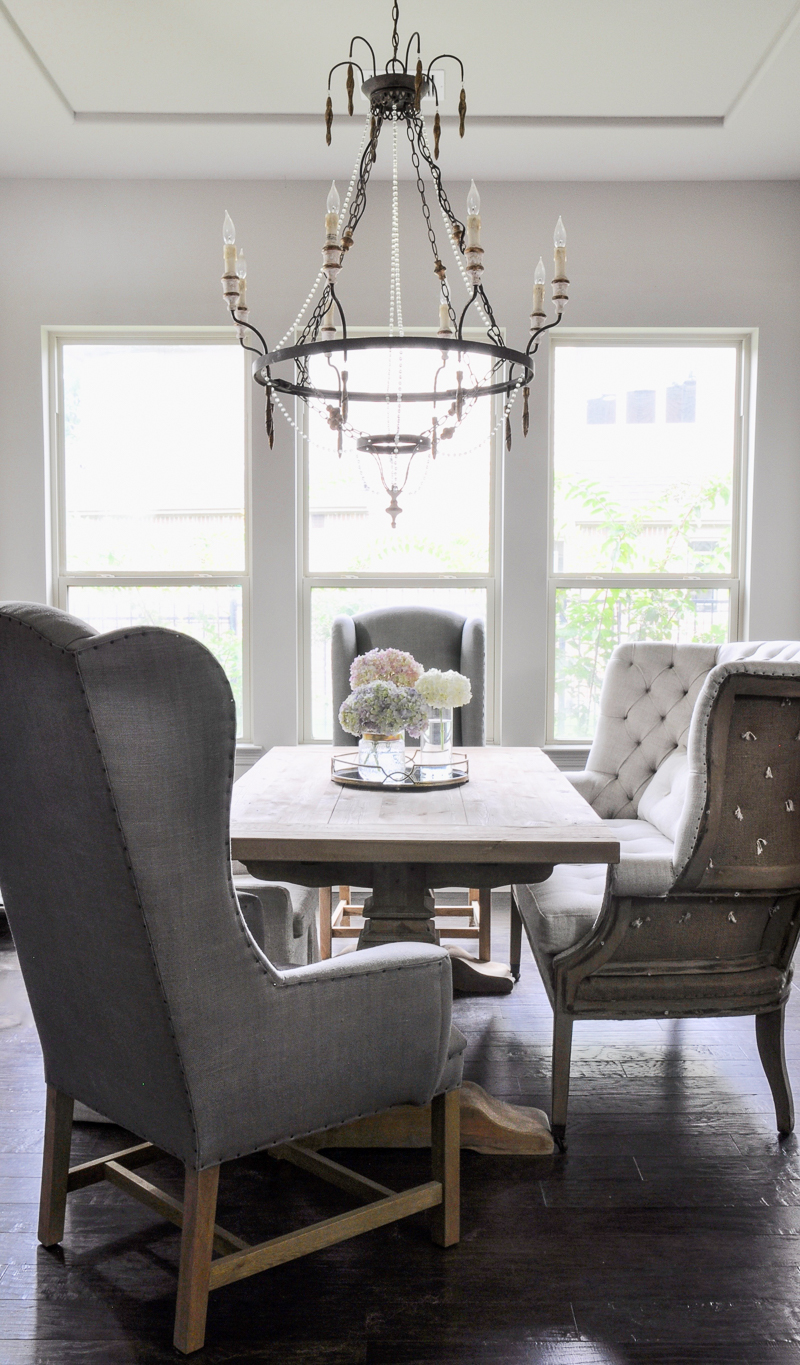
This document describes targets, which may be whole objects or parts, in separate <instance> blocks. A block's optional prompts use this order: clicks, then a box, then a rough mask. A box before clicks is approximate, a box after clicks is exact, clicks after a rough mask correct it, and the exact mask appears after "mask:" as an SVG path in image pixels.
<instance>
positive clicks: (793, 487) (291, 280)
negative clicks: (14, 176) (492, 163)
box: [0, 180, 800, 746]
mask: <svg viewBox="0 0 800 1365" xmlns="http://www.w3.org/2000/svg"><path fill="white" fill-rule="evenodd" d="M450 188H451V198H452V199H453V202H454V203H455V204H456V206H458V205H459V204H461V203H462V201H463V200H464V198H465V193H466V187H464V186H461V185H458V186H451V187H450ZM480 189H481V195H482V202H483V209H482V216H483V224H484V227H483V244H484V247H485V250H486V255H485V258H484V261H485V266H486V274H485V277H484V278H485V282H486V285H487V288H488V291H489V294H490V297H491V298H492V301H493V304H494V307H495V311H496V313H497V316H498V319H499V321H500V322H501V325H504V326H505V327H506V328H507V329H508V337H509V341H510V343H511V344H514V343H517V344H518V343H519V342H521V341H522V340H523V338H524V335H525V327H526V323H527V314H528V312H529V310H530V285H531V281H532V275H533V268H534V266H535V264H536V261H537V259H538V257H539V254H540V253H541V254H543V255H544V257H545V260H547V259H548V256H549V251H550V249H551V248H550V243H551V242H552V231H553V224H554V222H555V220H556V217H557V216H558V214H559V213H562V214H563V217H564V221H565V223H566V225H567V229H568V233H569V273H570V277H571V279H572V281H573V283H572V296H573V301H572V303H571V304H570V306H569V312H568V316H567V320H568V322H569V324H570V325H573V326H605V327H633V326H639V327H641V326H649V327H689V326H701V327H758V328H759V352H758V402H757V424H756V448H755V457H754V469H753V522H752V551H753V554H752V571H751V583H750V601H749V611H750V636H751V638H770V637H789V638H800V572H798V553H797V527H798V525H799V524H800V458H798V457H799V456H800V383H799V382H798V378H799V376H798V356H800V234H798V225H799V223H798V219H799V214H798V209H800V185H798V184H797V183H795V182H791V183H782V182H778V183H775V182H759V183H705V184H704V183H695V182H692V183H676V184H664V183H653V184H641V183H640V184H636V183H624V184H623V183H620V184H587V183H580V184H577V183H573V184H527V183H515V184H488V183H482V184H481V186H480ZM388 191H389V187H388V185H386V184H378V185H375V186H373V187H372V205H373V206H372V214H371V215H368V217H367V219H366V228H367V229H368V231H367V232H366V233H365V234H364V236H363V237H360V238H359V239H358V241H357V245H356V247H355V248H354V250H353V252H352V253H351V255H350V257H349V258H348V262H347V266H346V271H345V276H343V280H342V284H343V286H344V288H345V290H346V294H345V297H346V298H347V299H348V302H349V307H348V317H349V319H350V320H351V321H352V322H353V323H365V324H374V323H375V322H378V321H380V320H382V319H385V316H386V310H387V299H388ZM326 193H327V185H325V186H323V185H320V184H318V183H313V184H312V183H302V182H282V183H269V184H263V183H257V182H253V181H239V182H235V183H222V182H217V181H214V182H196V181H180V182H176V181H103V182H101V181H88V182H84V181H24V180H17V181H5V182H2V201H1V202H0V261H2V266H1V267H0V288H1V289H2V296H0V599H2V598H29V599H35V600H46V598H47V594H48V581H47V556H46V547H47V509H46V496H45V465H44V457H43V407H42V363H41V342H40V328H41V326H42V324H51V325H55V324H61V325H64V324H92V323H104V324H113V325H122V324H126V323H128V324H145V325H148V324H150V325H164V324H169V325H179V324H195V325H216V324H219V323H223V322H224V321H225V319H226V313H225V311H224V307H223V302H222V297H221V291H220V286H219V276H220V273H221V249H220V236H221V222H222V216H223V211H224V209H225V208H228V209H229V210H230V212H231V215H232V216H233V219H234V221H235V223H236V227H237V235H238V239H239V241H240V242H241V243H242V244H243V245H244V248H245V251H246V254H247V258H248V263H249V268H250V269H249V275H250V278H249V285H250V287H249V289H248V298H249V302H250V306H251V310H252V316H253V320H254V321H255V322H257V323H259V324H260V325H262V327H263V328H265V329H266V330H267V332H268V335H269V337H270V338H272V340H273V341H274V340H275V339H277V337H278V336H280V335H281V334H282V333H283V332H284V331H285V330H286V328H287V327H288V326H289V324H290V323H291V322H292V319H293V317H294V315H295V313H296V311H297V308H298V307H299V306H300V303H301V302H302V300H303V299H304V298H305V295H306V293H307V292H308V289H309V288H310V286H311V283H312V280H313V278H314V276H315V274H316V271H317V269H318V265H319V261H320V256H319V250H320V244H321V240H322V219H323V212H324V202H325V196H326ZM410 194H411V191H410V189H409V187H408V186H404V187H403V200H402V203H401V233H402V241H403V254H404V261H405V276H404V280H403V286H404V313H405V317H406V320H407V322H408V323H409V324H413V323H416V324H425V323H428V322H432V321H434V318H433V316H432V299H433V298H434V294H433V290H432V276H430V274H429V256H428V255H427V252H428V247H427V243H426V241H425V238H424V236H423V234H422V230H421V227H420V225H419V223H418V222H417V215H416V214H415V213H413V212H412V209H413V205H412V203H411V199H410ZM416 247H419V257H418V259H419V260H420V261H421V262H422V265H423V268H422V270H421V271H420V272H416V271H414V270H413V264H414V259H415V257H416V256H417V252H416V250H415V248H416ZM445 259H446V257H445ZM259 411H260V402H259V403H258V405H257V407H256V408H255V414H254V415H255V421H254V430H255V438H254V459H253V493H254V525H255V537H254V540H255V546H254V642H253V645H254V654H253V660H254V684H255V698H254V700H255V736H254V737H255V739H256V740H257V742H258V743H260V744H263V745H267V746H268V745H271V744H275V743H293V742H294V741H295V739H296V736H297V722H296V679H295V673H294V667H295V659H296V649H295V629H296V619H295V618H296V593H295V588H294V576H295V554H294V526H295V519H294V475H293V459H294V453H293V444H292V441H291V439H290V433H289V430H288V428H287V427H286V424H285V423H284V422H283V421H282V419H280V418H277V419H276V421H277V428H276V441H275V449H274V451H273V452H271V453H270V452H269V451H268V450H267V449H266V445H265V441H264V437H263V432H262V429H261V423H260V418H259V416H258V413H259ZM518 423H519V410H518V409H517V410H516V411H515V424H516V428H515V441H514V447H513V450H512V451H511V454H510V455H509V456H508V457H507V463H506V485H505V486H506V506H505V562H504V581H505V616H504V623H503V725H504V730H503V739H504V741H505V742H506V743H511V744H524V743H539V742H541V740H542V737H543V730H544V683H545V657H544V639H545V573H546V562H545V559H546V556H545V544H546V515H547V512H546V509H547V498H546V443H547V360H546V355H542V356H541V359H540V362H539V375H538V378H537V381H536V384H535V387H534V389H533V392H532V409H531V433H530V436H529V438H528V440H527V441H526V442H524V443H523V441H522V439H521V437H520V435H519V430H518Z"/></svg>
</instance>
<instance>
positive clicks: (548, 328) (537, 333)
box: [525, 313, 564, 355]
mask: <svg viewBox="0 0 800 1365" xmlns="http://www.w3.org/2000/svg"><path fill="white" fill-rule="evenodd" d="M563 316H564V314H563V313H559V314H558V317H557V318H556V320H555V322H548V323H547V325H546V326H545V327H537V329H536V331H535V332H534V334H533V336H532V337H531V339H530V341H529V342H528V344H527V346H526V347H525V354H526V355H536V352H537V351H538V349H539V337H540V336H541V335H542V333H543V332H551V331H552V330H553V328H554V327H557V326H558V324H559V323H560V321H561V319H562V318H563ZM534 342H536V345H535V346H534V345H533V343H534ZM531 347H533V350H531Z"/></svg>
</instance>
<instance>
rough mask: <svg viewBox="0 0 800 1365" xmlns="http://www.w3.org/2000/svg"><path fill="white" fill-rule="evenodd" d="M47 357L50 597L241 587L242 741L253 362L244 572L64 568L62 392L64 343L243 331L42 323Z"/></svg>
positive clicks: (248, 730)
mask: <svg viewBox="0 0 800 1365" xmlns="http://www.w3.org/2000/svg"><path fill="white" fill-rule="evenodd" d="M42 341H43V364H44V365H45V367H46V379H47V395H48V406H49V421H48V424H47V433H48V447H49V449H48V452H47V455H48V459H47V469H48V478H49V503H50V527H51V534H50V557H49V558H50V562H49V565H48V569H49V573H48V577H49V580H50V585H51V587H50V592H51V600H52V602H53V603H54V605H55V606H57V607H59V608H60V609H61V610H62V611H65V610H66V609H67V601H68V594H69V589H70V588H72V587H98V588H102V587H112V586H114V585H117V586H119V587H126V586H127V587H135V586H137V585H141V586H142V587H147V586H150V587H239V588H241V593H242V715H241V717H240V725H239V730H240V733H239V735H238V736H237V742H238V743H241V744H246V743H250V742H251V740H252V733H253V725H252V679H251V630H250V623H251V554H252V535H251V501H252V500H251V482H252V481H251V389H252V379H251V377H250V373H249V368H248V366H247V365H246V364H245V363H244V362H243V364H242V383H243V385H244V394H245V402H244V431H243V439H244V541H245V546H244V551H245V560H244V565H245V566H244V569H243V570H242V571H240V572H233V573H232V572H230V571H223V570H220V571H216V570H207V569H205V570H202V571H185V570H180V571H178V570H175V571H171V570H158V571H147V570H145V571H142V572H137V571H135V570H127V569H123V570H103V571H102V572H84V571H73V570H67V568H66V547H67V539H66V496H65V488H66V464H65V453H66V452H65V433H64V406H65V405H64V400H63V391H64V386H63V373H64V371H63V351H64V347H65V345H75V344H78V345H80V344H81V343H83V344H86V345H97V344H98V343H102V344H103V345H104V346H135V345H160V346H163V345H169V344H171V343H172V344H174V345H179V346H191V345H196V346H204V345H214V346H219V345H226V346H227V345H232V346H238V345H239V342H238V339H237V338H236V336H235V335H234V334H232V332H231V329H230V328H229V327H185V328H177V327H163V328H161V327H103V326H97V327H58V328H47V327H45V328H42Z"/></svg>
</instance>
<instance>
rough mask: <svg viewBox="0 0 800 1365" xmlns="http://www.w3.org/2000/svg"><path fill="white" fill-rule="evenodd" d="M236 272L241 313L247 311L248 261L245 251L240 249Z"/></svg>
mask: <svg viewBox="0 0 800 1365" xmlns="http://www.w3.org/2000/svg"><path fill="white" fill-rule="evenodd" d="M236 274H237V277H238V280H239V308H238V311H239V312H240V313H247V261H246V260H245V258H244V252H243V251H240V252H239V255H238V256H237V257H236Z"/></svg>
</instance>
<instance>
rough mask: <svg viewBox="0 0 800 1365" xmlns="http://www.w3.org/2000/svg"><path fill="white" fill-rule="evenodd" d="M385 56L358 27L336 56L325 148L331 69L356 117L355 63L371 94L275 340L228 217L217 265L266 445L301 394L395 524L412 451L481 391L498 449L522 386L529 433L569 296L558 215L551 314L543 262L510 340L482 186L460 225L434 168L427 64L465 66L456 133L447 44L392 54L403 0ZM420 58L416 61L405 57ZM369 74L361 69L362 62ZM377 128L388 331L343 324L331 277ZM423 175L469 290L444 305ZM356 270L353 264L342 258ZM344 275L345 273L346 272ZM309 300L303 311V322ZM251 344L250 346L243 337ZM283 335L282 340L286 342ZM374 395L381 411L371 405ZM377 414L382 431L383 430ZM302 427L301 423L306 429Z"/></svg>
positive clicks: (442, 272)
mask: <svg viewBox="0 0 800 1365" xmlns="http://www.w3.org/2000/svg"><path fill="white" fill-rule="evenodd" d="M392 20H393V25H392V56H391V57H390V58H389V60H388V61H387V62H386V65H385V68H384V69H383V70H382V71H379V70H378V65H377V60H376V57H375V52H374V49H373V47H372V45H371V43H369V42H368V41H367V39H366V38H363V37H361V35H357V36H356V37H355V38H353V40H352V42H351V43H350V51H349V54H348V56H347V58H345V60H344V61H341V62H338V63H337V64H336V65H335V66H334V67H333V68H332V69H331V71H330V73H329V76H328V91H329V93H328V100H327V105H326V109H325V128H326V140H327V142H328V144H329V145H330V142H331V130H332V126H333V102H332V97H331V94H330V89H331V79H332V77H333V76H334V74H335V73H336V72H337V71H338V70H339V69H340V68H341V67H346V68H347V76H346V87H345V88H346V92H347V108H348V113H349V114H350V115H352V114H353V93H354V90H355V76H354V71H357V72H358V73H359V75H360V78H361V90H362V92H363V94H364V96H365V97H366V98H367V99H368V100H369V107H370V112H369V114H368V116H367V120H366V124H365V127H364V134H363V137H362V142H361V147H360V149H359V153H358V157H357V159H356V164H355V166H354V168H353V174H352V176H351V179H350V184H349V187H348V190H347V194H346V196H345V200H344V203H343V204H342V202H341V200H340V198H339V194H338V191H337V189H336V184H335V182H334V183H333V184H332V185H331V189H330V193H329V194H328V200H327V205H326V212H325V241H324V245H323V248H322V268H321V270H320V272H319V274H318V276H317V279H316V281H315V282H314V285H313V286H312V289H311V291H310V293H309V295H308V298H307V299H306V302H305V304H304V305H303V307H302V309H301V310H300V313H299V314H298V317H297V319H296V320H295V323H294V324H293V326H292V327H291V328H290V329H289V331H288V332H287V333H286V335H285V336H284V337H283V338H282V339H281V341H280V342H279V343H278V345H277V346H276V347H275V348H274V349H272V350H270V348H269V346H268V344H267V342H266V340H265V339H264V337H263V335H262V334H261V332H260V331H259V330H258V328H257V327H255V326H254V325H253V324H252V323H251V322H250V320H249V317H250V315H249V310H248V307H247V298H246V277H247V266H246V263H245V260H244V257H243V255H242V252H241V250H240V251H239V253H238V255H237V249H236V235H235V230H234V226H233V223H232V221H231V219H230V216H229V215H228V214H227V213H226V214H225V222H224V225H223V251H224V262H225V272H224V274H223V276H222V290H223V294H224V296H225V301H226V303H227V305H228V308H229V310H230V314H231V318H232V320H233V322H234V323H235V325H236V328H237V332H238V335H239V340H240V341H241V344H242V346H244V348H245V349H246V350H249V351H252V352H253V354H254V355H256V357H257V359H256V361H255V362H254V364H253V377H254V379H255V380H256V382H257V383H259V384H261V385H262V386H263V387H264V389H265V390H266V427H267V435H268V438H269V444H270V447H272V444H273V440H274V413H275V407H276V406H277V407H278V408H279V409H280V410H281V411H282V413H283V414H284V416H285V417H286V418H287V420H288V421H289V422H290V423H292V424H293V425H294V422H293V418H292V417H291V414H290V413H289V412H288V411H287V409H286V407H285V406H284V403H283V401H282V399H283V398H284V397H286V398H290V397H291V398H295V399H300V400H301V401H302V402H304V403H306V404H307V405H308V406H309V407H311V408H314V409H317V410H318V411H319V412H320V413H321V414H322V415H323V416H324V419H325V421H326V423H327V424H328V426H329V427H330V428H331V429H332V430H333V431H334V432H335V433H336V443H337V448H338V451H339V454H340V455H341V454H342V453H343V451H354V452H355V453H356V454H357V455H358V454H359V453H363V454H366V455H368V456H371V457H372V459H373V460H374V461H375V464H376V466H377V471H378V474H379V477H380V480H381V483H382V485H383V487H384V489H385V490H386V492H387V494H388V495H389V498H390V504H389V506H388V507H387V509H386V510H387V512H388V513H389V515H390V517H391V520H392V526H395V524H396V519H397V515H398V513H399V512H400V511H401V508H400V506H399V503H398V501H397V499H398V496H399V494H400V493H401V492H402V491H403V489H404V488H405V487H406V484H407V482H408V477H409V473H410V470H411V466H412V463H413V461H414V459H415V457H416V456H418V455H420V454H423V453H424V454H426V455H427V456H428V458H430V459H434V460H435V459H436V456H437V453H439V451H440V448H441V443H442V442H448V441H451V440H452V438H453V436H454V434H455V432H456V430H457V429H458V428H459V427H460V425H461V423H462V422H463V420H464V417H465V416H466V414H467V413H468V412H469V411H470V410H471V409H472V408H473V407H474V406H475V404H476V403H477V402H478V401H479V400H480V399H484V398H491V397H495V396H500V397H502V399H503V400H504V401H503V404H502V414H501V416H500V418H499V422H500V423H503V424H504V427H505V440H506V445H507V447H508V448H509V449H510V448H511V422H510V412H511V408H512V406H513V403H514V401H515V399H516V397H517V395H518V394H519V391H520V389H521V390H522V394H523V415H522V429H523V434H525V435H527V432H528V398H529V392H530V383H531V380H532V379H533V375H534V362H533V357H534V355H535V354H536V351H537V349H538V345H539V338H540V337H541V335H542V333H543V332H546V331H548V330H549V329H550V328H551V327H555V326H557V324H558V323H559V322H560V321H561V317H562V314H563V310H564V306H565V304H566V302H567V298H568V293H567V288H568V284H569V281H568V280H567V278H566V233H565V231H564V226H563V223H562V221H561V219H560V218H559V220H558V223H557V225H556V231H555V237H554V244H555V251H554V272H553V280H552V298H553V307H554V310H555V317H554V318H553V320H552V321H551V322H548V321H547V315H546V312H545V304H544V295H545V281H546V274H545V267H544V263H543V261H542V260H541V258H540V260H539V264H538V265H537V267H536V270H535V272H534V277H533V309H532V312H531V315H530V327H529V333H530V335H529V339H528V342H527V345H526V347H525V350H513V349H511V348H510V347H508V346H506V344H505V341H504V338H503V334H502V332H501V330H500V327H499V326H498V324H497V321H496V319H495V315H494V311H493V309H492V305H491V303H490V301H489V297H488V295H487V292H486V289H485V287H484V284H483V273H484V266H483V255H484V252H483V247H482V246H481V216H480V207H481V205H480V196H479V194H478V191H477V188H476V186H475V182H474V181H473V182H472V184H471V186H470V190H469V194H468V196H467V203H466V209H467V212H466V222H462V221H461V220H460V219H459V218H458V217H457V216H456V214H455V212H454V211H453V208H452V206H451V204H450V200H449V199H448V196H447V193H446V191H445V188H444V185H443V183H442V176H441V172H440V170H439V166H438V160H439V145H440V139H441V119H440V115H439V90H438V89H437V82H436V77H435V74H434V67H435V66H436V63H437V62H442V61H451V62H454V63H455V64H456V66H457V67H458V69H459V72H460V75H461V82H462V84H461V94H460V98H459V102H458V120H459V134H460V136H461V137H463V136H464V130H465V124H466V113H467V101H466V94H465V91H464V84H463V82H464V68H463V64H462V62H461V61H460V59H459V58H458V57H454V56H453V55H452V53H440V54H439V56H437V57H434V59H433V60H432V61H431V62H429V63H428V66H427V68H425V67H424V66H423V62H422V59H421V55H420V52H421V40H420V35H419V33H413V34H412V35H411V37H410V39H409V41H408V43H407V45H406V49H405V55H404V57H400V55H399V52H400V38H399V32H398V25H399V5H398V3H397V0H395V3H394V4H393V6H392ZM359 43H360V44H363V46H364V47H365V48H366V49H368V51H369V54H370V64H371V74H366V73H365V71H364V69H363V68H362V67H361V65H360V64H359V63H358V62H357V61H355V60H354V55H353V54H354V51H355V49H356V45H357V44H359ZM414 56H416V59H417V60H416V65H415V68H414V70H410V69H409V67H410V63H411V62H412V61H413V58H414ZM368 70H369V68H368ZM431 98H432V99H433V101H434V107H435V115H434V120H433V152H432V153H431V150H430V148H429V146H428V142H427V138H426V134H425V116H424V115H423V112H422V109H421V102H422V100H427V99H431ZM384 129H386V130H387V131H388V135H389V136H390V137H391V142H392V233H391V262H390V291H389V294H390V307H389V323H388V328H387V330H386V332H385V333H380V334H377V335H374V336H361V335H358V336H353V335H351V334H349V333H348V328H347V319H346V317H345V312H344V308H343V305H342V297H341V291H340V286H339V276H340V274H341V272H342V269H343V267H344V265H345V262H346V260H347V259H348V255H349V253H350V252H351V250H352V248H353V246H354V243H355V235H356V230H357V228H358V226H359V224H360V222H361V219H362V217H363V216H364V212H365V210H366V207H367V188H368V184H369V179H370V175H371V173H372V171H373V168H374V166H375V162H376V159H377V155H378V143H379V139H380V136H381V133H382V132H383V131H384ZM403 132H404V133H405V136H406V140H407V144H408V151H409V153H410V157H411V165H412V168H413V172H414V177H415V180H416V189H417V193H418V195H419V200H420V207H421V211H422V215H423V219H424V223H425V227H426V230H427V236H428V240H429V243H430V248H431V253H432V256H433V267H432V268H433V274H434V275H435V277H436V280H437V286H436V289H437V293H438V302H439V310H438V328H437V330H436V331H435V332H434V331H433V329H431V332H430V333H429V334H427V335H416V334H415V335H409V334H407V333H406V332H405V329H404V326H403V306H402V294H401V288H400V241H399V184H398V156H399V144H400V142H401V138H402V133H403ZM426 177H427V179H428V180H429V182H430V185H431V187H432V189H433V194H434V196H435V200H436V203H437V205H438V209H439V213H440V215H441V218H442V222H443V226H444V229H445V232H446V235H447V236H448V237H449V239H450V245H451V248H452V251H453V255H454V258H455V264H456V269H457V272H458V273H459V274H460V275H461V276H462V279H463V282H464V285H465V286H466V291H467V295H468V297H467V299H466V302H465V303H464V305H463V307H461V308H460V310H459V309H457V308H456V305H455V303H454V301H453V298H452V295H451V291H450V285H449V282H448V278H447V267H446V265H445V264H444V262H443V261H442V259H441V255H440V252H439V246H438V243H437V239H436V232H435V230H434V226H433V221H432V215H431V204H430V202H429V197H428V196H429V189H428V187H427V186H426ZM351 268H352V267H351ZM345 278H346V276H345ZM309 308H310V309H311V313H310V316H309V317H308V320H307V321H306V322H305V323H304V322H303V319H304V318H305V316H306V313H307V312H308V309H309ZM471 309H474V310H475V312H476V314H477V317H478V318H479V319H480V322H481V323H482V325H483V330H484V331H485V339H480V340H478V339H476V337H475V335H474V333H475V331H476V330H477V329H476V328H475V326H474V325H471V326H470V330H469V332H468V334H465V330H464V328H465V323H466V321H467V318H468V316H469V314H470V310H471ZM254 341H257V342H258V347H257V346H255V345H253V344H252V342H254ZM287 342H289V343H290V344H288V345H287V344H286V343H287ZM376 404H378V405H380V404H382V405H383V411H382V412H381V410H380V409H379V408H376V407H375V406H374V405H376ZM384 424H385V429H381V428H382V427H383V426H384ZM306 435H307V433H306Z"/></svg>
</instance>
